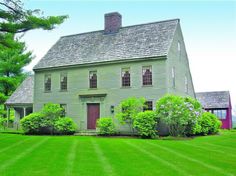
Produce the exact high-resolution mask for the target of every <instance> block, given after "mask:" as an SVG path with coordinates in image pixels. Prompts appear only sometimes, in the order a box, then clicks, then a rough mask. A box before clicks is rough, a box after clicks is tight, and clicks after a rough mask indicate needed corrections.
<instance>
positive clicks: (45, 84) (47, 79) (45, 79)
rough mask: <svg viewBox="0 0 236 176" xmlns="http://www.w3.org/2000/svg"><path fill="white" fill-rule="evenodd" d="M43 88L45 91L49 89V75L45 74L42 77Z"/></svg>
mask: <svg viewBox="0 0 236 176" xmlns="http://www.w3.org/2000/svg"><path fill="white" fill-rule="evenodd" d="M44 90H45V92H50V91H51V75H50V74H46V75H45V77H44Z"/></svg>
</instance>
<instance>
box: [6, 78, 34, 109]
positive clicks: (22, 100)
mask: <svg viewBox="0 0 236 176" xmlns="http://www.w3.org/2000/svg"><path fill="white" fill-rule="evenodd" d="M33 88H34V76H28V77H27V78H26V79H25V80H24V81H23V82H22V83H21V85H20V86H19V87H18V88H17V89H16V90H15V92H14V93H13V94H12V95H11V96H10V97H9V98H8V99H7V101H6V102H5V104H6V105H8V106H13V105H17V106H19V105H32V104H33Z"/></svg>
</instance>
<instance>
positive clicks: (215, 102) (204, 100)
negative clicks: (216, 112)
mask: <svg viewBox="0 0 236 176" xmlns="http://www.w3.org/2000/svg"><path fill="white" fill-rule="evenodd" d="M196 98H197V99H198V100H199V101H200V103H201V104H202V106H203V107H204V108H205V109H208V108H209V109H211V108H228V107H229V106H230V104H229V102H230V94H229V91H217V92H199V93H196Z"/></svg>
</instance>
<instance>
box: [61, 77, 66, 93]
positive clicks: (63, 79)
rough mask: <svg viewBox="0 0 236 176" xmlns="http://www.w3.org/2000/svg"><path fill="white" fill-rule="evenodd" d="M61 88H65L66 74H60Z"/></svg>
mask: <svg viewBox="0 0 236 176" xmlns="http://www.w3.org/2000/svg"><path fill="white" fill-rule="evenodd" d="M61 90H67V74H65V73H63V74H61Z"/></svg>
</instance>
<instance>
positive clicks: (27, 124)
mask: <svg viewBox="0 0 236 176" xmlns="http://www.w3.org/2000/svg"><path fill="white" fill-rule="evenodd" d="M42 118H43V115H42V114H41V113H32V114H30V115H28V116H26V117H24V118H23V119H21V121H20V123H21V128H22V130H23V131H24V133H26V134H39V133H40V129H41V123H42V121H43V120H42ZM44 124H45V123H44Z"/></svg>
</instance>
